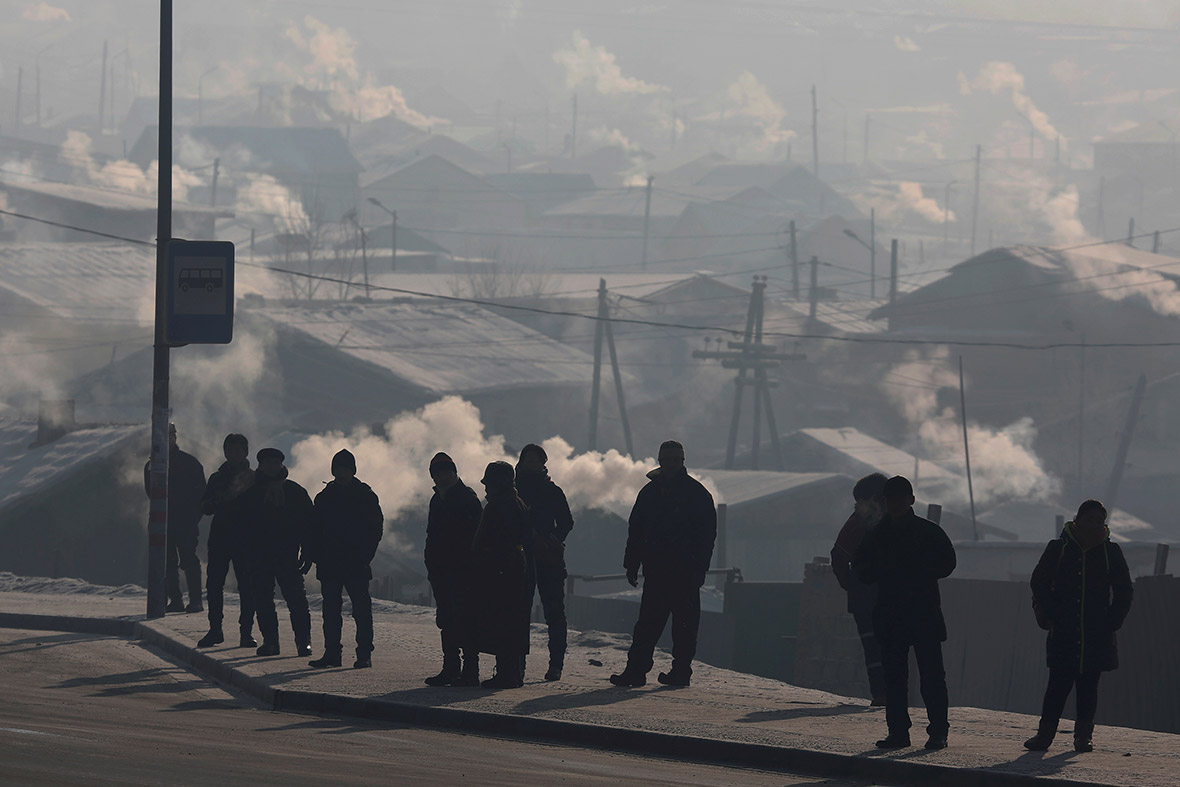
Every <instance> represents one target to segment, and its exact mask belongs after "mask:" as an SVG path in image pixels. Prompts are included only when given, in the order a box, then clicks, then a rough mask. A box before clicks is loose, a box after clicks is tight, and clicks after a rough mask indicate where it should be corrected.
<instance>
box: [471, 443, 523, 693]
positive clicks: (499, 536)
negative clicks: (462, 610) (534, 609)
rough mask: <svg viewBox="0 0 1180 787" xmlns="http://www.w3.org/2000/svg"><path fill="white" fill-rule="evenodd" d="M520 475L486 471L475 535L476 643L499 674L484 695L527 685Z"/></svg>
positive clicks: (496, 468)
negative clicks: (523, 668)
mask: <svg viewBox="0 0 1180 787" xmlns="http://www.w3.org/2000/svg"><path fill="white" fill-rule="evenodd" d="M515 479H516V473H515V471H514V470H513V468H512V465H510V464H508V463H507V462H492V463H491V464H489V465H488V466H487V469H486V470H485V471H484V474H483V479H482V481H481V483H483V485H484V487H485V488H486V489H487V500H488V503H487V505H486V506H485V507H484V510H483V516H481V517H480V520H479V528H478V529H477V530H476V531H475V538H474V540H473V541H472V549H473V550H474V552H475V569H476V583H477V584H476V589H475V592H476V594H477V595H476V604H477V614H476V640H477V642H478V643H479V645H478V647H479V652H480V653H491V654H494V655H495V657H496V674H495V675H493V676H492V677H491V678H489V679H487V680H485V681H483V682H482V683H481V684H480V685H481V686H483V687H484V688H485V689H516V688H520V687H521V686H523V685H524V676H523V675H522V674H521V671H520V664H521V660H522V659H523V658H524V655H525V654H526V653H528V649H529V609H528V598H527V596H526V595H525V592H526V591H527V590H528V577H527V576H526V573H527V568H528V566H527V562H526V559H525V556H524V541H525V538H526V536H527V535H528V527H529V525H528V520H527V509H526V507H525V504H524V503H523V502H522V501H521V499H520V497H519V496H517V494H516V484H515Z"/></svg>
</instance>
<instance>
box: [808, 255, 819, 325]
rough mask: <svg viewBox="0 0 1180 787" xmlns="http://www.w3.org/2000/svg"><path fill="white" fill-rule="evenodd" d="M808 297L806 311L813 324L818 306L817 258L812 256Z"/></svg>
mask: <svg viewBox="0 0 1180 787" xmlns="http://www.w3.org/2000/svg"><path fill="white" fill-rule="evenodd" d="M809 295H810V298H811V306H810V308H809V309H808V311H807V315H808V317H809V318H810V319H811V321H812V322H815V314H816V310H817V309H818V306H819V257H816V256H814V255H813V256H812V258H811V290H810V292H809Z"/></svg>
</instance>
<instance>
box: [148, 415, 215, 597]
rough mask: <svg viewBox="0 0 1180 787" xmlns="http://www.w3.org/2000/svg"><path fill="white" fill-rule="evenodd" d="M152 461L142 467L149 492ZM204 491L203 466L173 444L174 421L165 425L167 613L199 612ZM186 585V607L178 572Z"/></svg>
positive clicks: (165, 579)
mask: <svg viewBox="0 0 1180 787" xmlns="http://www.w3.org/2000/svg"><path fill="white" fill-rule="evenodd" d="M151 467H152V463H151V460H148V463H147V464H145V465H144V466H143V489H144V491H145V492H146V493H147V494H148V495H151V493H152V489H151V485H152V479H151ZM204 494H205V468H203V467H201V463H200V462H199V461H197V458H196V457H195V456H193V455H192V454H190V453H186V452H184V451H181V450H180V448H178V447H177V445H176V424H168V551H167V555H168V556H167V559H166V560H167V562H166V563H165V564H164V565H165V567H164V582H165V585H166V587H167V588H168V606H167V607H166V608H165V609H166V610H167V611H168V612H200V611H202V610H203V609H204V607H203V606H202V605H201V559H200V558H198V557H197V541H198V540H200V530H199V529H198V526H199V525H200V523H201V516H202V514H201V498H202V497H203V496H204ZM181 570H183V571H184V579H185V582H186V583H187V584H188V606H187V607H186V606H185V605H184V596H183V595H182V594H181V592H180V571H181Z"/></svg>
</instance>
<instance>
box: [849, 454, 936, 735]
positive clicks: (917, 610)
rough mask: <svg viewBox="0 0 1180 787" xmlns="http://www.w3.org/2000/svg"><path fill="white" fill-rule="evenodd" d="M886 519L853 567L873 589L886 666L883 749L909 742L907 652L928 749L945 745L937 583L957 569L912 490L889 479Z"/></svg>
mask: <svg viewBox="0 0 1180 787" xmlns="http://www.w3.org/2000/svg"><path fill="white" fill-rule="evenodd" d="M884 496H885V518H884V519H882V520H881V522H880V523H879V524H878V525H877V526H876V527H875V528H873V529H872V530H870V531H869V532H868V533H867V534H866V535H865V537H864V539H863V540H862V541H861V543H860V546H859V547H858V548H857V550H856V553H855V555H854V556H853V559H852V569H853V571H854V572H855V573H856V576H857V578H858V579H859V580H860V581H861V582H864V583H865V584H869V585H873V584H875V585H876V586H877V604H876V607H875V608H874V609H873V631H874V633H875V634H876V635H877V641H878V642H879V643H880V644H881V663H882V666H883V667H884V671H885V721H886V723H887V724H888V725H889V734H888V735H886V736H885V738H883V739H882V740H879V741H877V747H878V748H881V749H900V748H904V747H906V746H909V745H910V713H909V654H910V648H913V649H914V657H915V659H916V660H917V662H918V672H919V673H920V674H921V681H922V682H921V688H922V701H923V702H925V703H926V715H927V717H928V719H929V725H928V726H927V727H926V732H927V734H928V735H929V738H928V739H927V741H926V746H925V748H927V749H945V748H946V746H947V733H948V732H949V731H950V723H949V721H948V718H947V715H948V710H949V704H950V703H949V701H948V699H947V691H946V672H945V670H944V669H943V664H942V643H943V642H945V641H946V621H945V620H944V619H943V617H942V600H941V598H940V596H939V592H938V580H940V579H945V578H946V577H949V576H950V575H951V572H953V571H954V570H955V562H956V561H955V548H954V546H953V545H952V544H951V541H950V539H949V538H947V536H946V533H944V532H943V530H942V528H941V527H939V526H938V525H936V524H935V523H933V522H931V521H930V520H929V519H923V518H922V517H920V516H918V515H917V514H915V513H914V488H913V486H912V485H911V484H910V482H909V480H908V479H906V478H903V477H902V476H894V477H893V478H890V479H889V480H888V481H886V482H885V489H884Z"/></svg>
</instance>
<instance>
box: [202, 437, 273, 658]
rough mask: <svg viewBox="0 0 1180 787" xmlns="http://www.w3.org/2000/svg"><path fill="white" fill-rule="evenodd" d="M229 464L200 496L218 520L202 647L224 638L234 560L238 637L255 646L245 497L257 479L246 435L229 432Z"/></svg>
mask: <svg viewBox="0 0 1180 787" xmlns="http://www.w3.org/2000/svg"><path fill="white" fill-rule="evenodd" d="M221 448H222V451H224V452H225V462H224V463H222V465H221V467H219V468H217V471H216V472H214V473H213V475H211V476H209V484H208V486H206V487H205V496H204V498H202V500H201V511H202V512H204V513H205V514H210V515H212V517H213V522H212V524H210V526H209V554H208V564H209V565H208V569H207V572H206V577H205V595H206V597H207V598H208V601H209V633H208V634H206V635H205V636H204V637H201V641H200V642H198V643H197V647H198V648H209V647H212V646H214V645H220V644H221V643H222V642H224V641H225V634H224V633H223V632H222V628H221V621H222V617H223V610H224V607H225V578H226V576H228V575H229V567H230V563H233V568H234V579H235V580H236V581H237V583H238V604H239V605H240V607H241V610H240V612H239V614H238V630H239V639H238V647H240V648H254V647H257V646H258V643H257V642H255V641H254V634H253V630H254V596H253V594H252V593H251V586H250V568H249V563H248V561H247V559H246V544H245V538H244V533H243V528H245V526H246V523H245V522H243V521H242V514H241V501H240V499H239V498H240V497H241V495H242V493H243V492H245V491H246V490H247V489H249V488H250V485H251V484H253V483H254V471H253V470H251V469H250V442H249V441H248V440H247V439H246V436H245V435H242V434H230V435H226V437H225V441H224V442H223V443H222V446H221Z"/></svg>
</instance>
